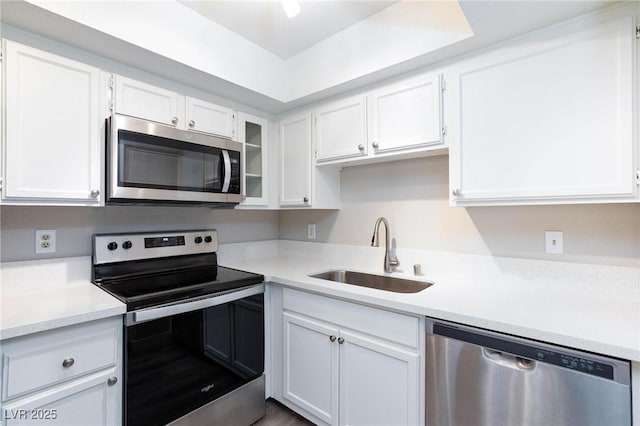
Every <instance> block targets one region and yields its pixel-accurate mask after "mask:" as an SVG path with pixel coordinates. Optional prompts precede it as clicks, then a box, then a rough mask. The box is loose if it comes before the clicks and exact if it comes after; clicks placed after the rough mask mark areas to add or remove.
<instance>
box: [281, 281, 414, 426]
mask: <svg viewBox="0 0 640 426" xmlns="http://www.w3.org/2000/svg"><path fill="white" fill-rule="evenodd" d="M282 306H283V314H282V330H283V331H282V386H281V392H282V396H281V398H282V401H283V402H284V403H285V404H288V405H290V406H291V407H293V408H295V409H296V410H297V411H299V412H301V413H303V415H305V416H307V417H309V418H310V419H311V420H313V421H316V422H321V423H324V424H330V425H391V424H393V425H417V424H423V423H424V410H423V408H422V407H423V404H421V401H422V400H423V395H424V392H423V389H424V381H423V380H422V377H423V376H424V374H422V373H423V368H422V363H421V359H422V357H421V356H420V353H421V350H422V348H424V339H423V337H422V334H423V333H421V330H423V329H424V321H423V320H422V319H421V318H418V317H413V316H409V315H403V314H397V313H392V312H389V311H385V310H379V309H375V308H370V307H366V306H363V305H359V304H354V303H350V302H346V301H340V300H335V299H331V298H327V297H323V296H317V295H313V294H309V293H305V292H301V291H297V290H292V289H287V288H285V289H283V293H282ZM275 341H278V339H275ZM274 389H278V386H274ZM274 396H276V397H279V395H278V392H274Z"/></svg>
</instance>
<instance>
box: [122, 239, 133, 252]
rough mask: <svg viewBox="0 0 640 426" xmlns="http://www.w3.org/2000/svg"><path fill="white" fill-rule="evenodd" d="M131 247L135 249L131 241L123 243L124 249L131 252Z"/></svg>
mask: <svg viewBox="0 0 640 426" xmlns="http://www.w3.org/2000/svg"><path fill="white" fill-rule="evenodd" d="M131 247H133V244H132V243H131V241H125V242H124V243H122V248H123V249H125V250H129V249H130V248H131Z"/></svg>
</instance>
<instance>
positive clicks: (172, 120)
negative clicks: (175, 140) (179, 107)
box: [171, 117, 178, 126]
mask: <svg viewBox="0 0 640 426" xmlns="http://www.w3.org/2000/svg"><path fill="white" fill-rule="evenodd" d="M171 124H173V125H174V126H175V125H176V124H178V117H173V118H172V119H171Z"/></svg>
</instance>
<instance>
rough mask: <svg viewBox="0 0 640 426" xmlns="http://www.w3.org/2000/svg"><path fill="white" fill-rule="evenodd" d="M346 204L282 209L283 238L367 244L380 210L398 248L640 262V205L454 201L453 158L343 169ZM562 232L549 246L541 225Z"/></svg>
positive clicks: (551, 258) (623, 262)
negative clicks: (559, 242) (550, 250)
mask: <svg viewBox="0 0 640 426" xmlns="http://www.w3.org/2000/svg"><path fill="white" fill-rule="evenodd" d="M341 179H342V208H341V210H340V211H338V212H335V211H334V212H330V211H314V212H309V211H284V212H281V213H280V238H282V239H291V240H306V238H307V224H309V223H316V224H317V236H318V239H317V241H324V242H331V243H340V244H356V245H367V244H369V242H370V241H371V234H372V231H373V225H374V222H375V220H376V218H377V217H378V216H386V217H387V218H388V219H389V221H390V223H391V233H392V236H393V237H395V238H396V240H397V244H398V247H399V248H416V249H430V250H443V251H449V252H456V253H470V254H490V255H495V256H508V257H521V258H533V259H550V260H559V261H574V262H582V263H599V264H611V265H623V266H636V267H638V266H640V205H639V204H602V205H595V204H590V205H563V206H518V207H473V208H466V209H465V208H460V207H456V208H454V207H449V202H448V193H449V177H448V157H447V156H439V157H429V158H420V159H412V160H403V161H396V162H391V163H380V164H373V165H366V166H356V167H349V168H345V169H343V171H342V178H341ZM546 230H559V231H563V233H564V254H563V255H548V254H545V252H544V232H545V231H546Z"/></svg>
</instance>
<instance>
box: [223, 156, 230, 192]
mask: <svg viewBox="0 0 640 426" xmlns="http://www.w3.org/2000/svg"><path fill="white" fill-rule="evenodd" d="M222 160H223V164H224V182H223V183H222V192H229V184H230V183H231V158H230V157H229V151H227V150H226V149H223V150H222Z"/></svg>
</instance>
